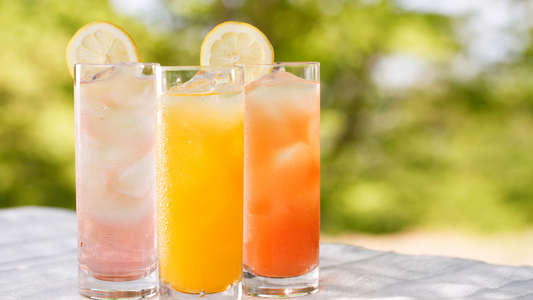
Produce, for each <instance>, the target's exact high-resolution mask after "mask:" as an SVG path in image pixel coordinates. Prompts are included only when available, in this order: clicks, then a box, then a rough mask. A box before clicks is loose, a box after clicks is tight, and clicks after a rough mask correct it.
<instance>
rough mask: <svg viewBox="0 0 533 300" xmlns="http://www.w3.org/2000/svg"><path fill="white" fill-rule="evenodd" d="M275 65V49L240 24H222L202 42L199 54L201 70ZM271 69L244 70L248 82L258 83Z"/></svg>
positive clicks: (254, 68)
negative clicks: (216, 67) (233, 66)
mask: <svg viewBox="0 0 533 300" xmlns="http://www.w3.org/2000/svg"><path fill="white" fill-rule="evenodd" d="M272 63H274V49H273V48H272V45H271V44H270V42H269V41H268V39H267V37H266V36H265V35H264V34H263V33H262V32H261V31H260V30H259V29H257V28H256V27H254V26H252V25H250V24H247V23H241V22H224V23H222V24H220V25H218V26H217V27H215V28H214V29H213V30H211V31H210V32H209V33H208V34H207V36H206V37H205V39H204V42H203V44H202V49H201V53H200V64H201V65H202V66H226V65H237V64H243V65H254V64H272ZM268 72H270V69H267V68H260V67H246V73H247V76H246V77H247V79H248V80H247V82H249V81H250V80H255V79H258V78H259V77H260V76H262V75H264V74H266V73H268Z"/></svg>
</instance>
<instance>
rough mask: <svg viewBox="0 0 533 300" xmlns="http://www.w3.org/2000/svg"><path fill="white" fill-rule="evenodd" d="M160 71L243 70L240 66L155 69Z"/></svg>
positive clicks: (159, 67)
mask: <svg viewBox="0 0 533 300" xmlns="http://www.w3.org/2000/svg"><path fill="white" fill-rule="evenodd" d="M157 69H158V70H161V71H196V70H231V69H237V70H239V69H240V70H244V66H242V65H232V66H161V65H159V66H158V67H157Z"/></svg>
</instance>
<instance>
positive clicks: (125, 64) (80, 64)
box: [74, 62, 160, 67]
mask: <svg viewBox="0 0 533 300" xmlns="http://www.w3.org/2000/svg"><path fill="white" fill-rule="evenodd" d="M159 65H160V64H159V63H142V62H119V63H115V64H88V63H75V64H74V67H76V66H91V67H100V66H101V67H114V66H128V67H130V66H131V67H134V66H159Z"/></svg>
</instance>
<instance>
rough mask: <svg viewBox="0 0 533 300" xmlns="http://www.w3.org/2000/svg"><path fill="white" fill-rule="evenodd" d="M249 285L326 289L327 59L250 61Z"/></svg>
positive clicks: (270, 291) (291, 291)
mask: <svg viewBox="0 0 533 300" xmlns="http://www.w3.org/2000/svg"><path fill="white" fill-rule="evenodd" d="M245 74H246V77H247V80H248V81H251V82H249V83H248V84H247V85H246V87H245V143H244V144H245V151H244V157H245V159H244V253H243V260H244V270H243V272H244V274H243V289H244V291H245V292H246V293H247V294H248V295H252V296H260V297H279V296H300V295H306V294H310V293H314V292H316V291H317V289H318V260H319V259H318V257H319V233H320V83H319V80H320V79H319V63H275V64H273V65H246V66H245Z"/></svg>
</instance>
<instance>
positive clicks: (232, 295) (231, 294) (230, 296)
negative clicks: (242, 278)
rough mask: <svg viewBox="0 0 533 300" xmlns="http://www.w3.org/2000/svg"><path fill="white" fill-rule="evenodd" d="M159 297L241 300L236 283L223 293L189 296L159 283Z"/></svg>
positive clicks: (184, 299)
mask: <svg viewBox="0 0 533 300" xmlns="http://www.w3.org/2000/svg"><path fill="white" fill-rule="evenodd" d="M159 297H160V299H161V300H200V298H201V300H241V299H242V285H241V283H240V282H239V283H237V284H235V285H232V286H230V287H229V288H228V289H226V290H225V291H223V292H219V293H213V294H206V293H199V294H189V293H182V292H179V291H176V290H175V289H173V288H172V287H171V286H170V284H165V281H163V280H160V281H159Z"/></svg>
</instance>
